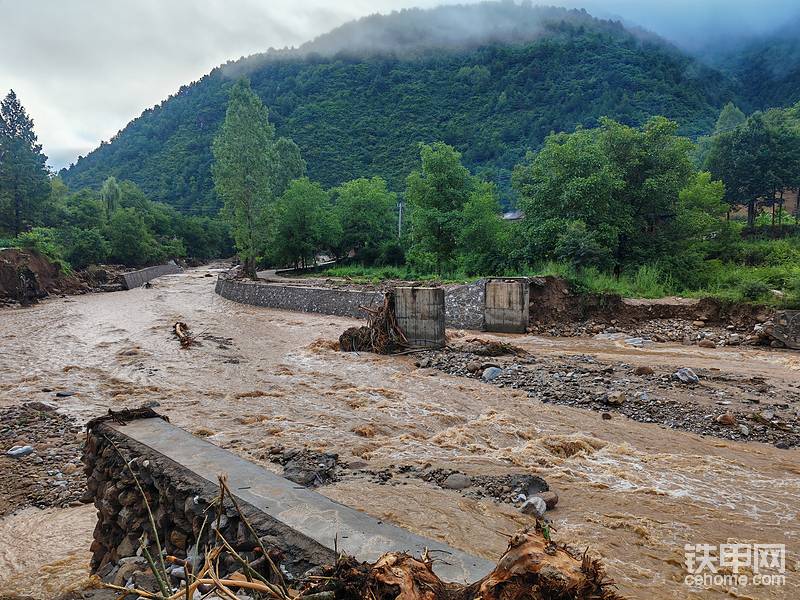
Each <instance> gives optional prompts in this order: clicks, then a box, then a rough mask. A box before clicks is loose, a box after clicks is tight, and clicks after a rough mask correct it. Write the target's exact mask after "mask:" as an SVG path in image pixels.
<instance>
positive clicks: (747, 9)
mask: <svg viewBox="0 0 800 600" xmlns="http://www.w3.org/2000/svg"><path fill="white" fill-rule="evenodd" d="M436 4H437V3H435V2H429V1H427V0H420V5H421V8H405V9H402V10H397V11H391V12H384V13H375V14H372V15H369V16H365V17H362V18H360V19H356V20H353V21H350V22H347V23H345V24H344V25H341V26H339V27H337V28H335V29H333V30H332V31H330V32H328V33H325V34H322V35H320V36H318V37H316V38H314V39H313V40H311V41H308V42H306V43H305V44H302V45H301V46H299V47H298V48H286V49H284V50H270V52H268V53H267V55H268V56H273V57H274V56H276V55H289V56H298V55H300V56H308V55H311V54H318V55H322V56H330V55H333V54H338V53H345V54H365V53H366V54H372V53H387V54H404V53H407V52H414V51H418V50H424V49H430V48H458V47H464V46H474V45H479V44H484V43H492V42H504V43H523V42H530V41H533V40H536V39H538V38H540V37H542V36H544V35H546V34H551V33H553V31H554V29H555V28H557V27H558V25H559V24H561V23H564V22H566V23H569V24H570V25H573V26H575V27H591V28H594V29H596V30H598V29H599V30H603V31H605V32H608V33H614V34H619V33H622V32H624V31H627V32H628V33H630V34H632V35H633V36H635V37H637V38H639V39H645V40H649V41H662V42H664V43H670V44H672V45H675V46H677V47H679V48H682V49H684V50H687V51H689V52H692V53H695V54H698V55H702V56H705V57H707V58H709V59H710V60H716V59H718V58H720V57H724V56H725V54H726V52H727V50H729V49H730V48H732V47H741V46H745V45H747V44H750V43H752V42H754V41H756V40H758V39H759V38H763V37H764V36H767V35H769V34H773V33H776V34H779V35H781V36H782V37H784V38H786V37H788V38H792V37H794V38H797V39H798V41H800V34H798V33H795V32H797V31H800V28H798V27H794V26H793V25H794V24H800V7H798V5H797V2H796V0H770V1H769V2H768V3H767V5H766V6H765V5H764V3H763V2H757V1H756V0H740V1H738V2H736V1H733V2H731V1H730V0H700V1H691V0H671V1H670V2H668V3H667V2H660V1H656V0H649V1H648V0H562V1H561V2H558V1H556V2H554V3H553V4H554V5H553V6H546V5H540V4H537V3H535V2H533V1H532V0H516V1H515V0H499V1H481V2H463V1H462V2H448V1H447V0H443V1H442V2H440V3H438V4H439V6H436ZM262 57H263V55H262ZM253 60H254V59H253V58H251V61H250V64H248V65H247V67H252V66H253V64H252V63H253ZM255 60H256V61H257V59H255ZM228 68H229V70H230V72H229V74H230V75H234V74H236V75H238V74H241V71H240V69H238V68H235V67H234V68H231V65H229V66H228ZM234 72H235V73H234Z"/></svg>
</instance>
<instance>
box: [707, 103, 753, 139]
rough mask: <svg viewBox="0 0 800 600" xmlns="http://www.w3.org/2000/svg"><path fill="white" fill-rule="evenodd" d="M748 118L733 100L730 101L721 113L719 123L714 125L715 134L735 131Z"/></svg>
mask: <svg viewBox="0 0 800 600" xmlns="http://www.w3.org/2000/svg"><path fill="white" fill-rule="evenodd" d="M746 120H747V115H745V114H744V113H743V112H742V111H741V109H740V108H739V107H738V106H736V105H735V104H734V103H733V102H728V103H727V104H726V105H725V106H723V107H722V110H721V111H720V113H719V117H718V118H717V124H716V125H715V126H714V135H719V134H720V133H726V132H728V131H733V130H734V129H736V128H737V127H739V125H741V124H742V123H744V122H745V121H746Z"/></svg>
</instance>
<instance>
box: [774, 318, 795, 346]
mask: <svg viewBox="0 0 800 600" xmlns="http://www.w3.org/2000/svg"><path fill="white" fill-rule="evenodd" d="M772 337H774V338H775V339H777V340H780V341H781V342H783V343H784V344H785V345H786V347H787V348H792V349H794V350H800V310H781V311H778V312H777V313H775V327H774V329H773V330H772Z"/></svg>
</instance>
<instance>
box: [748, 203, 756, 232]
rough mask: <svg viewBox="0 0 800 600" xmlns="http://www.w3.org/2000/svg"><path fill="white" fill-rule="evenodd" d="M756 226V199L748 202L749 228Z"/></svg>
mask: <svg viewBox="0 0 800 600" xmlns="http://www.w3.org/2000/svg"><path fill="white" fill-rule="evenodd" d="M755 226H756V201H755V199H753V200H750V201H749V202H748V203H747V228H748V229H753V228H754V227H755Z"/></svg>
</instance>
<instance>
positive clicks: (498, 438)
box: [0, 268, 800, 599]
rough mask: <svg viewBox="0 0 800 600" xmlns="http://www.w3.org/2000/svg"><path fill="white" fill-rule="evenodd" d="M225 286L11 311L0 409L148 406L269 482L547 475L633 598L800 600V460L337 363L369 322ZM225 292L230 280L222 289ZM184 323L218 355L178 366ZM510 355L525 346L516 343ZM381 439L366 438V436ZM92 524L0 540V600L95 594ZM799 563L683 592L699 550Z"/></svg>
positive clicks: (464, 509) (165, 288)
mask: <svg viewBox="0 0 800 600" xmlns="http://www.w3.org/2000/svg"><path fill="white" fill-rule="evenodd" d="M208 273H214V270H213V269H209V268H199V269H193V270H190V271H188V272H186V273H184V274H181V275H176V276H168V277H163V278H161V279H158V280H156V281H155V282H154V286H153V287H152V288H151V289H137V290H133V291H129V292H118V293H110V294H94V295H87V296H82V297H72V298H66V299H53V300H50V301H47V302H45V303H43V304H41V305H38V306H36V307H33V308H28V309H9V310H3V311H0V407H1V406H9V405H13V404H18V403H21V402H23V401H28V400H48V401H51V400H53V397H52V396H53V394H52V393H44V392H42V389H43V388H50V389H53V390H69V391H74V392H75V395H73V396H71V397H69V398H65V399H63V400H58V401H57V403H58V406H59V410H60V411H62V412H64V413H65V414H68V415H71V416H74V417H76V418H78V419H79V420H80V421H81V422H83V421H85V420H87V419H88V418H90V417H93V416H96V415H98V414H102V413H104V412H105V411H106V409H107V408H109V407H110V408H115V409H118V408H122V407H131V406H139V405H141V404H142V403H144V402H147V401H156V402H158V403H159V404H160V408H158V409H157V410H159V411H161V412H163V413H165V414H167V415H168V416H169V418H170V420H171V421H172V422H173V423H174V424H176V425H178V426H180V427H183V428H185V429H187V430H189V431H193V432H197V433H199V434H203V435H206V436H207V439H208V440H209V441H210V442H212V443H214V444H217V445H219V446H222V447H224V448H227V449H229V450H231V451H233V452H235V453H237V454H240V455H242V456H244V457H247V458H249V459H251V460H254V461H256V462H259V463H262V464H265V466H266V467H267V468H270V469H273V470H274V469H276V468H277V467H275V466H274V465H272V464H270V463H268V462H266V461H265V460H263V458H262V457H263V456H264V455H265V452H266V451H267V450H268V449H269V448H270V447H271V446H273V445H276V444H281V445H284V446H287V447H298V446H304V445H305V446H308V447H309V448H313V449H319V450H327V451H334V452H338V453H339V454H340V456H341V457H342V459H343V460H345V461H363V462H366V463H367V464H368V465H369V468H370V469H376V470H377V469H382V468H386V467H389V466H392V465H417V466H423V465H426V464H431V465H432V466H434V467H446V468H454V469H459V470H461V471H463V472H465V473H467V474H471V475H479V474H491V475H502V474H506V473H512V472H514V473H519V472H530V473H534V474H538V475H541V476H542V477H544V478H545V479H546V480H547V481H548V482H549V483H550V486H551V488H553V489H555V490H556V491H557V492H558V494H559V496H560V502H559V504H558V507H557V509H556V510H554V511H553V512H551V513H548V515H549V516H550V517H551V518H552V519H553V523H554V529H555V533H554V537H555V538H556V539H558V540H559V541H567V542H568V543H570V544H571V545H572V546H574V547H577V548H588V549H589V551H590V552H591V553H595V554H597V555H599V556H601V557H602V559H603V561H604V563H605V564H606V566H607V568H608V571H609V574H610V575H611V576H612V577H613V579H614V580H615V581H616V582H617V585H618V587H619V590H620V591H621V592H622V593H623V594H625V595H627V596H628V597H631V598H642V599H667V598H670V599H679V598H711V599H715V598H742V599H744V598H775V599H777V598H787V599H797V598H800V572H798V571H799V570H800V568H799V566H798V549H800V523H799V522H798V510H800V450H798V449H792V450H779V449H776V448H774V447H773V446H768V445H765V444H760V443H752V442H751V443H741V442H732V441H725V440H721V439H718V438H713V437H701V436H698V435H694V434H689V433H684V432H681V431H676V430H671V429H665V428H662V427H659V426H657V425H651V424H644V423H637V422H634V421H630V420H627V419H625V418H623V417H620V418H615V419H613V420H609V421H604V420H602V419H601V417H600V415H599V414H598V413H596V412H591V411H585V410H580V409H574V408H569V407H560V406H554V405H551V404H541V403H539V402H537V401H535V400H532V399H530V398H528V397H527V395H526V394H524V393H522V392H518V391H515V390H512V389H502V388H498V387H496V386H491V385H488V384H484V383H482V382H480V381H475V380H470V379H465V378H460V377H454V376H449V375H447V374H444V373H441V372H439V371H435V370H431V369H419V368H416V367H415V366H414V359H413V358H411V357H379V356H374V355H369V354H347V353H339V352H336V351H334V350H332V349H331V342H332V341H334V340H336V339H337V338H338V335H339V334H340V333H341V332H342V331H343V329H344V328H346V327H348V326H350V325H352V324H353V321H352V320H349V319H344V318H339V317H331V316H324V315H308V314H299V313H291V312H282V311H275V310H268V309H263V308H256V307H249V306H243V305H238V304H235V303H232V302H229V301H227V300H224V299H222V298H220V297H218V296H216V295H215V294H214V283H215V278H214V277H206V275H207V274H208ZM214 274H215V273H214ZM176 321H184V322H186V323H188V324H189V325H190V326H191V327H192V330H193V332H194V333H195V335H197V336H198V337H199V338H200V339H201V340H202V345H201V346H196V347H193V348H191V349H188V350H183V349H181V348H180V346H179V344H178V343H177V341H176V339H175V338H174V337H173V336H172V333H171V326H172V324H173V323H175V322H176ZM506 337H509V336H506ZM513 337H514V343H515V344H518V345H523V346H524V347H526V348H527V349H528V350H530V351H531V352H532V353H534V354H548V355H559V354H562V355H566V354H578V353H581V354H592V355H596V356H597V358H598V360H603V359H607V360H612V359H613V360H616V361H619V360H626V361H628V362H630V363H631V364H648V363H649V362H657V363H658V364H660V365H674V366H675V367H676V368H677V367H683V366H690V367H704V368H716V369H719V370H720V371H721V372H723V373H725V372H730V373H735V374H741V373H743V372H752V373H754V374H758V375H761V376H765V377H769V378H771V379H772V380H774V381H777V382H782V383H784V384H786V385H794V386H796V385H797V383H798V381H800V355H798V354H797V353H791V352H769V351H763V350H756V349H747V348H738V349H720V350H706V349H701V348H697V347H684V346H676V345H670V344H656V345H654V346H651V347H647V348H644V349H635V348H625V347H622V346H620V345H618V344H615V343H614V342H610V341H598V340H581V339H549V338H537V337H531V336H527V337H526V336H513ZM366 425H369V426H371V427H370V428H368V429H369V430H370V431H371V432H372V431H374V435H372V436H371V437H364V436H363V435H359V434H358V433H356V431H359V432H360V433H362V434H363V432H364V431H365V429H364V427H363V426H366ZM319 491H320V492H321V493H323V494H325V495H327V496H329V497H331V498H333V499H335V500H337V501H339V502H342V503H344V504H348V505H350V506H353V507H355V508H357V509H360V510H363V511H365V512H367V513H370V514H372V515H374V516H376V517H378V518H381V519H385V520H387V521H391V522H393V523H396V524H398V525H401V526H403V527H406V528H408V529H410V530H412V531H414V532H416V533H419V534H422V535H425V536H429V537H432V538H435V539H439V540H443V541H445V542H447V543H449V544H451V545H452V546H455V547H457V548H460V549H463V550H466V551H469V552H472V553H474V554H477V555H480V556H483V557H486V558H490V559H494V558H497V557H498V556H499V555H500V554H501V553H502V552H503V550H504V549H505V546H506V542H507V538H508V536H509V535H510V534H512V533H513V532H514V531H516V530H517V529H519V528H522V527H525V526H526V525H530V524H531V523H532V521H531V519H532V517H528V516H526V515H523V514H521V513H519V512H518V511H517V510H515V509H514V507H512V506H510V505H500V504H497V503H495V502H493V501H491V500H474V499H470V498H465V497H464V496H463V495H462V494H460V493H459V492H456V491H451V490H444V489H439V488H438V487H436V486H434V485H432V484H429V483H426V482H424V481H421V480H419V479H412V478H409V479H407V480H404V479H402V478H394V479H393V480H392V482H390V483H389V484H386V485H381V484H379V483H377V482H371V481H369V480H368V479H365V478H358V477H348V478H344V479H343V480H342V481H340V482H338V483H334V484H332V485H329V486H325V487H322V488H320V489H319ZM93 526H94V517H93V509H92V508H91V507H76V508H68V509H46V510H39V509H31V508H28V509H24V510H22V511H18V512H16V513H15V514H10V515H7V516H6V517H4V518H3V519H1V520H0V595H1V594H2V592H3V591H6V590H15V591H16V592H17V593H21V594H28V595H30V596H32V597H34V598H43V599H44V598H52V597H53V596H54V594H55V593H56V591H57V590H63V589H64V588H65V587H67V586H80V585H82V584H83V583H84V582H85V581H86V578H87V577H88V572H87V563H88V558H89V553H88V548H89V544H90V542H91V536H92V529H93ZM724 543H738V544H753V543H760V544H785V545H786V549H787V555H786V573H785V575H786V577H785V583H784V584H783V585H772V586H754V585H747V586H741V585H740V586H738V587H734V586H733V585H730V584H722V585H712V586H711V587H710V588H706V587H702V586H701V587H692V586H689V585H687V584H686V583H685V581H684V579H685V577H686V570H685V567H684V545H685V544H710V545H718V544H724Z"/></svg>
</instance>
